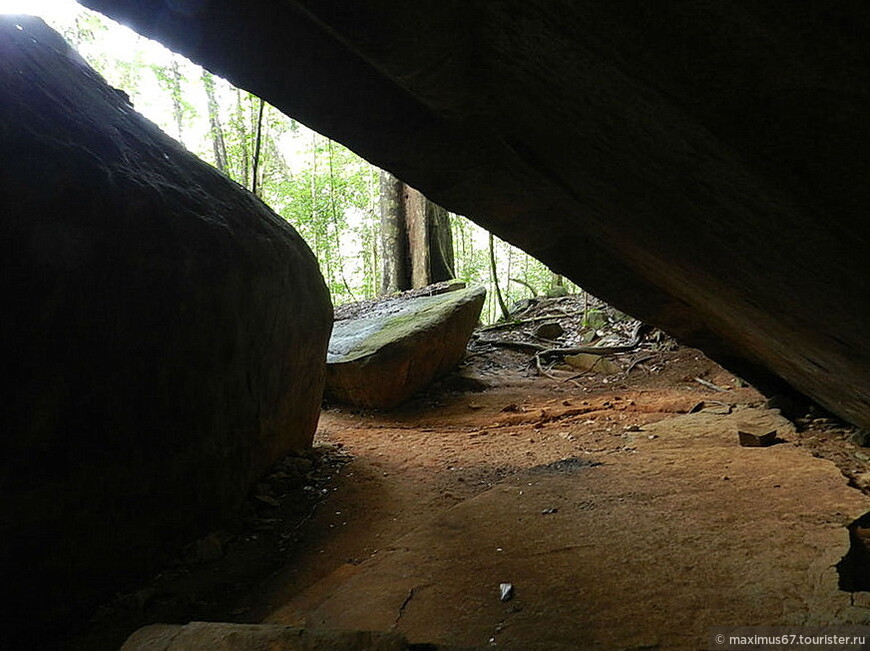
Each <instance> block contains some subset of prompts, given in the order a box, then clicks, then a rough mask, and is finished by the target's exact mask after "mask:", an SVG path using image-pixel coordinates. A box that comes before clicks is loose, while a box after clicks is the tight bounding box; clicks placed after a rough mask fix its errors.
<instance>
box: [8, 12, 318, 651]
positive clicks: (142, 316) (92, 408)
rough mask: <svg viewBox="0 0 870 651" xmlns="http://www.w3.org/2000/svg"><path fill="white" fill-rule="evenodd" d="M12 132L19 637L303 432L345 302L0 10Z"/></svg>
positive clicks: (14, 612) (164, 542) (133, 567)
mask: <svg viewBox="0 0 870 651" xmlns="http://www.w3.org/2000/svg"><path fill="white" fill-rule="evenodd" d="M0 144H2V147H0V231H2V235H0V260H2V262H0V265H2V273H0V301H2V305H3V308H2V312H3V317H2V319H0V359H2V360H3V366H4V376H5V379H6V382H5V383H4V385H5V386H6V387H7V388H6V389H5V393H4V397H3V408H2V410H0V530H2V537H0V592H2V594H3V597H4V598H3V602H4V603H5V604H6V606H5V607H4V609H3V614H2V617H0V620H2V621H0V647H3V648H10V646H11V647H15V645H14V644H11V642H10V639H14V636H15V630H16V627H28V626H29V627H31V628H30V630H35V631H37V632H43V631H45V630H48V629H50V628H51V625H53V624H59V623H61V622H62V621H63V618H64V616H65V615H69V614H71V612H70V611H74V610H75V609H78V608H83V607H86V606H87V605H88V604H89V603H91V601H92V599H94V598H96V597H98V596H100V595H102V594H104V593H105V592H106V591H112V590H114V589H117V588H119V587H120V586H122V585H124V584H125V583H126V581H128V580H129V579H131V578H133V577H137V576H142V575H143V574H147V573H149V572H150V571H152V570H153V568H154V567H155V563H158V562H162V561H165V560H166V559H167V557H169V556H170V555H171V554H173V552H174V550H176V549H177V548H178V546H179V545H180V544H181V543H183V542H185V541H188V540H190V539H192V538H193V537H194V536H195V535H196V534H198V533H201V532H202V531H203V530H205V529H206V528H207V527H209V526H212V525H214V524H215V522H216V521H217V520H218V519H220V518H221V517H222V516H223V515H226V512H227V510H228V509H230V508H232V507H233V506H234V505H236V504H237V503H238V502H239V501H240V500H241V498H242V497H243V496H244V495H245V493H246V490H247V487H248V485H249V483H250V482H251V481H252V480H253V479H254V478H256V477H257V476H258V475H260V474H261V473H262V472H263V471H264V470H265V469H266V467H267V466H268V465H269V464H270V463H271V462H272V461H273V460H275V459H276V458H277V457H278V456H279V455H280V454H282V453H284V452H286V451H288V450H289V449H293V448H300V449H301V448H305V447H307V446H309V445H310V441H311V438H312V436H313V433H314V429H315V427H316V422H317V418H318V413H319V405H320V402H321V396H322V388H323V380H324V374H325V369H324V358H325V352H326V344H327V341H328V337H329V329H330V324H331V318H332V316H331V306H330V303H329V298H328V294H327V291H326V288H325V286H324V284H323V280H322V278H321V276H320V273H319V271H318V269H317V265H316V262H315V260H314V257H313V255H312V254H311V252H310V251H309V250H308V248H307V246H306V245H305V243H304V242H303V241H302V240H301V238H300V237H299V236H298V235H297V234H296V233H295V232H294V231H293V230H292V228H290V227H289V226H288V225H287V224H286V223H285V222H284V221H283V220H281V219H280V218H278V217H277V216H276V215H274V214H273V213H272V212H271V211H269V210H268V209H267V208H266V207H265V206H264V205H263V204H262V203H261V202H260V201H258V200H257V199H256V198H254V197H253V196H252V195H250V194H249V193H247V192H245V191H244V190H242V189H241V188H240V187H238V186H237V185H235V184H234V183H232V182H231V181H229V180H227V179H226V178H225V177H224V176H222V175H220V174H219V173H218V172H216V171H215V170H214V169H212V168H211V167H209V166H208V165H206V164H204V163H202V162H200V161H198V160H197V159H195V158H194V157H193V156H192V155H191V154H189V153H187V152H186V151H184V149H183V148H182V147H181V146H180V145H178V144H177V143H176V142H175V141H173V140H172V139H170V138H169V137H168V136H166V135H165V134H163V133H162V132H160V131H159V129H157V128H156V127H155V126H154V125H153V124H151V123H150V122H148V121H147V120H145V119H144V118H142V117H141V116H140V115H138V114H137V113H136V112H135V111H134V110H133V108H132V107H131V106H130V105H129V104H127V102H126V101H125V98H124V97H123V96H122V94H120V93H118V92H117V91H115V90H114V89H113V88H111V87H109V86H107V85H106V84H105V83H104V82H103V80H102V79H101V78H100V77H99V76H98V75H97V74H96V73H95V72H94V71H93V70H92V69H90V68H89V67H88V66H87V65H85V63H84V62H83V61H82V60H81V59H80V58H79V57H78V56H77V55H76V54H75V53H74V52H73V51H72V50H70V49H69V48H68V47H67V45H66V44H65V43H64V42H63V40H62V39H61V38H60V37H59V36H58V35H57V34H56V33H54V32H53V31H51V30H50V29H49V28H47V27H46V26H45V24H44V23H42V21H40V20H38V19H32V18H26V17H4V18H3V19H2V20H0ZM34 622H36V624H34ZM7 643H9V644H7ZM17 648H39V645H32V646H27V645H22V646H20V647H17Z"/></svg>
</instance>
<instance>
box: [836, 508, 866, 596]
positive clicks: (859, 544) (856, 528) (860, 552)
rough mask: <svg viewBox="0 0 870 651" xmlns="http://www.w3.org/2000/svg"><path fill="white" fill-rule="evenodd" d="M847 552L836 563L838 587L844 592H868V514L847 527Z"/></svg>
mask: <svg viewBox="0 0 870 651" xmlns="http://www.w3.org/2000/svg"><path fill="white" fill-rule="evenodd" d="M848 529H849V551H848V552H846V555H845V556H843V558H842V559H841V560H840V562H839V563H837V573H838V574H839V576H840V579H839V582H838V587H839V588H840V590H843V591H844V592H865V591H870V512H867V513H865V514H864V515H862V516H861V517H860V518H858V519H857V520H855V521H854V522H852V523H851V524H850V525H849V527H848Z"/></svg>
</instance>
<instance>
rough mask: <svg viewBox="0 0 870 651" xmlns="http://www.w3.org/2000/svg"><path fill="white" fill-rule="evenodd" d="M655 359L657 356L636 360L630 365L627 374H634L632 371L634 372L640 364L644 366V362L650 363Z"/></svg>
mask: <svg viewBox="0 0 870 651" xmlns="http://www.w3.org/2000/svg"><path fill="white" fill-rule="evenodd" d="M654 357H655V355H644V356H643V357H638V358H637V359H636V360H634V361H633V362H632V363H631V364H629V365H628V368H627V369H625V374H626V375H628V374H629V373H631V372H632V370H634V367H635V366H637V365H638V364H643V363H644V362H648V361H649V360H651V359H653V358H654Z"/></svg>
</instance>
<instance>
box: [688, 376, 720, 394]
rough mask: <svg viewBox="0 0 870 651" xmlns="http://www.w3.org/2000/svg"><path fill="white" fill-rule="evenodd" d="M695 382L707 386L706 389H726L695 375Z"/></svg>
mask: <svg viewBox="0 0 870 651" xmlns="http://www.w3.org/2000/svg"><path fill="white" fill-rule="evenodd" d="M695 382H697V383H698V384H701V385H703V386H705V387H707V388H708V389H713V391H728V389H725V388H723V387H720V386H718V385H715V384H713V383H712V382H708V381H707V380H704V379H703V378H699V377H696V378H695Z"/></svg>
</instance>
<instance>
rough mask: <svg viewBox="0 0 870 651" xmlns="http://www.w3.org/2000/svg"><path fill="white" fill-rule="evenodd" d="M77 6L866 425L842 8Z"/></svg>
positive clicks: (855, 138)
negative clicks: (128, 28)
mask: <svg viewBox="0 0 870 651" xmlns="http://www.w3.org/2000/svg"><path fill="white" fill-rule="evenodd" d="M85 4H87V5H89V6H91V7H94V8H96V9H99V10H103V11H106V12H107V13H109V14H110V15H113V16H115V17H119V18H122V19H123V20H125V21H126V22H127V23H128V24H131V25H133V26H134V27H135V28H136V29H138V30H139V31H141V32H143V33H146V34H148V35H150V36H153V37H156V38H158V39H160V40H162V41H163V42H165V43H166V44H168V45H170V46H172V47H175V48H177V49H179V50H180V51H182V52H183V53H185V54H187V55H188V56H190V57H192V58H193V59H195V60H197V61H199V62H201V63H203V64H205V65H206V66H208V67H210V68H211V69H212V70H214V71H215V72H219V73H220V74H222V75H224V76H226V77H227V78H229V79H231V80H232V81H234V82H235V83H237V84H239V85H241V86H244V87H246V88H248V89H250V90H252V91H254V92H256V93H258V94H260V95H262V96H264V97H265V98H266V99H268V100H269V101H270V102H271V103H273V104H275V105H276V106H279V107H281V108H282V109H283V110H285V111H286V112H288V113H289V114H291V115H294V116H295V117H297V118H298V119H300V120H301V121H303V122H305V123H307V124H309V125H311V126H313V127H314V128H316V129H318V130H319V131H321V132H322V133H325V134H327V135H330V136H332V137H334V138H336V139H338V140H340V141H342V142H344V143H345V144H348V145H349V146H351V147H352V148H353V149H355V150H356V151H359V152H361V153H363V154H365V156H366V157H367V158H369V159H370V160H372V161H373V162H375V163H377V164H378V165H380V166H381V167H384V168H385V169H388V170H390V171H391V172H393V173H394V174H395V175H396V176H397V177H398V178H400V179H402V180H403V181H405V182H406V183H409V184H411V185H412V186H414V187H416V188H419V189H420V190H421V191H423V192H424V193H425V194H426V196H427V197H429V198H431V199H432V200H433V201H435V202H437V203H438V204H440V205H443V206H445V207H446V208H448V209H450V210H454V211H456V212H460V213H463V214H466V215H468V216H470V217H472V218H473V219H475V220H476V221H478V222H480V223H481V224H483V225H485V226H486V227H488V228H490V229H491V230H493V231H494V232H496V233H497V234H498V235H499V236H501V237H503V238H505V239H507V240H509V241H511V242H513V243H514V244H517V245H519V246H521V247H523V248H524V249H525V250H527V251H529V252H530V253H532V254H534V255H536V256H537V257H539V258H540V259H542V260H544V261H545V262H547V263H548V264H549V265H550V266H551V268H552V269H553V270H554V271H557V272H559V273H562V274H564V275H566V276H568V277H570V278H571V279H572V280H574V281H576V282H577V283H579V284H580V285H581V286H583V287H584V288H586V289H588V290H589V291H591V292H592V293H594V294H596V295H598V296H600V297H601V298H603V299H606V300H607V301H609V302H610V303H612V304H614V305H616V306H617V307H619V308H620V309H622V310H624V311H626V312H629V313H631V314H632V315H634V316H636V317H638V318H641V319H643V320H644V321H647V322H648V323H652V324H655V325H657V326H660V327H662V328H664V329H666V330H668V331H669V332H671V333H672V334H674V335H676V336H677V337H678V338H680V339H681V340H682V341H684V342H686V343H689V344H692V345H694V346H697V347H700V348H702V349H704V350H705V351H706V352H707V353H708V354H710V355H711V356H712V357H714V358H715V359H717V360H718V361H720V362H722V363H724V364H725V365H726V366H729V367H730V368H732V369H733V370H735V371H736V372H739V373H740V374H742V375H743V376H744V377H746V378H747V379H750V380H752V381H753V382H755V383H756V384H758V385H759V387H760V388H762V389H764V388H770V387H772V386H773V385H774V384H776V382H775V378H776V377H779V378H782V379H783V380H785V381H786V382H787V383H789V384H790V385H792V386H793V387H795V388H797V389H798V390H800V391H802V392H804V393H806V394H807V395H810V396H812V397H813V398H815V399H816V400H818V401H820V402H821V403H822V404H824V405H825V406H827V407H828V408H830V409H832V410H833V411H835V412H836V413H838V414H840V415H841V416H844V417H845V418H847V419H849V420H852V421H853V422H855V423H858V424H861V425H863V426H865V427H866V426H870V353H868V346H867V308H866V306H867V305H868V304H870V300H868V299H870V295H868V293H870V292H868V283H867V271H866V262H865V261H866V260H867V259H870V220H867V218H866V206H867V205H868V203H870V169H868V167H870V165H868V157H867V154H866V152H867V151H870V122H868V121H867V120H866V115H868V114H870V93H868V91H867V87H868V85H867V83H866V80H867V79H868V78H870V58H868V57H867V56H866V53H867V48H866V43H867V38H868V32H870V19H868V15H867V9H866V5H865V3H864V2H862V0H846V1H845V2H840V3H837V4H836V6H832V5H831V3H829V2H822V1H820V0H819V1H815V0H814V1H812V2H807V3H801V5H800V6H799V7H796V6H794V4H793V3H792V4H788V3H783V2H775V1H772V0H765V1H762V2H745V1H741V0H723V1H721V2H715V3H714V2H700V3H697V2H695V3H656V4H650V5H647V6H638V4H637V3H634V2H628V1H627V0H617V1H614V2H607V3H589V2H573V3H572V2H558V3H553V2H547V1H545V0H530V1H526V2H514V1H504V0H482V1H481V2H476V3H473V5H469V3H463V2H456V1H452V2H451V1H449V0H447V1H444V2H437V3H416V2H401V1H399V0H376V1H372V2H366V3H356V4H355V5H354V6H353V7H349V6H348V3H346V2H335V1H333V0H327V1H324V0H317V1H316V2H315V1H313V0H300V1H298V2H293V3H285V4H282V5H281V7H280V9H279V8H276V7H275V4H274V3H273V2H269V1H268V0H251V1H246V2H241V1H240V0H212V1H211V2H209V3H207V4H197V5H196V9H195V10H182V9H181V8H180V7H182V5H179V4H178V3H169V2H165V1H164V0H144V1H143V0H85ZM183 6H184V7H188V5H183ZM188 9H190V8H189V7H188Z"/></svg>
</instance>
